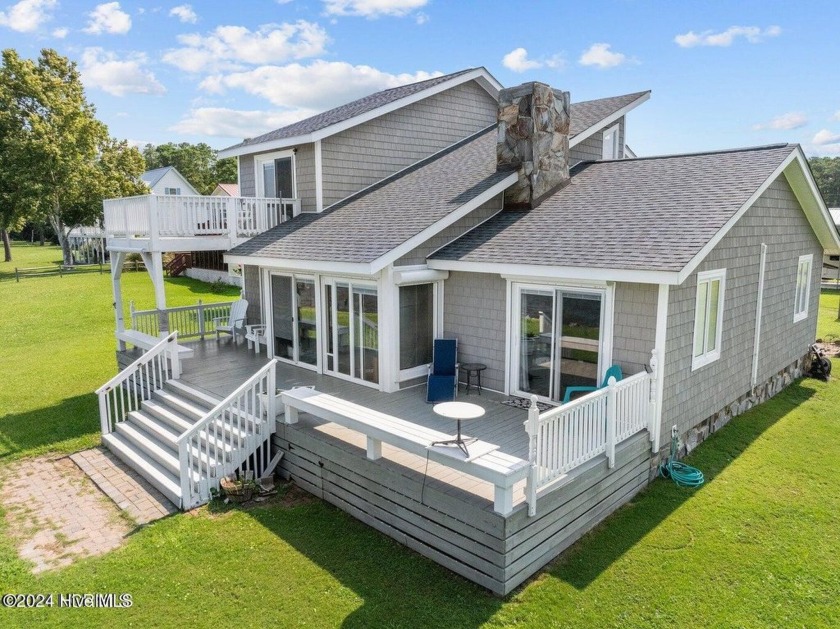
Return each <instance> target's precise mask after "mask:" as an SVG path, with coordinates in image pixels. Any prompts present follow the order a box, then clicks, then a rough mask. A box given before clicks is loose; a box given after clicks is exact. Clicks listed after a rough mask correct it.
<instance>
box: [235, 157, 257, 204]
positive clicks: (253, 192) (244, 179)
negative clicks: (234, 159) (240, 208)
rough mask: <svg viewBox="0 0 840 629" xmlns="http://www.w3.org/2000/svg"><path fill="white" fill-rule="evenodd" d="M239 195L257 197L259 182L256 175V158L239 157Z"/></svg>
mask: <svg viewBox="0 0 840 629" xmlns="http://www.w3.org/2000/svg"><path fill="white" fill-rule="evenodd" d="M239 194H240V195H242V196H243V197H255V196H257V181H256V175H255V174H254V156H253V155H240V156H239Z"/></svg>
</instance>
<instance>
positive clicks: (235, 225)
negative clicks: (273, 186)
mask: <svg viewBox="0 0 840 629" xmlns="http://www.w3.org/2000/svg"><path fill="white" fill-rule="evenodd" d="M103 206H104V212H105V236H106V237H107V238H148V239H151V240H155V239H157V238H195V237H210V236H215V237H229V238H250V237H251V236H256V235H257V234H260V233H262V232H264V231H266V230H268V229H271V228H272V227H275V226H277V225H279V224H280V223H283V222H285V221H287V220H289V219H290V218H292V217H293V216H296V215H297V214H299V213H300V199H258V198H254V197H211V196H182V195H160V194H146V195H142V196H137V197H124V198H121V199H107V200H106V201H105V202H104V203H103Z"/></svg>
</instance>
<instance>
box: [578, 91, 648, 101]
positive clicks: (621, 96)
mask: <svg viewBox="0 0 840 629" xmlns="http://www.w3.org/2000/svg"><path fill="white" fill-rule="evenodd" d="M652 91H653V90H642V91H640V92H628V93H627V94H616V95H615V96H602V97H601V98H590V99H589V100H578V101H572V102H571V103H570V104H571V105H586V104H589V103H597V102H598V101H600V100H612V99H614V98H626V97H627V96H637V97H639V96H642V95H643V94H650V93H651V92H652Z"/></svg>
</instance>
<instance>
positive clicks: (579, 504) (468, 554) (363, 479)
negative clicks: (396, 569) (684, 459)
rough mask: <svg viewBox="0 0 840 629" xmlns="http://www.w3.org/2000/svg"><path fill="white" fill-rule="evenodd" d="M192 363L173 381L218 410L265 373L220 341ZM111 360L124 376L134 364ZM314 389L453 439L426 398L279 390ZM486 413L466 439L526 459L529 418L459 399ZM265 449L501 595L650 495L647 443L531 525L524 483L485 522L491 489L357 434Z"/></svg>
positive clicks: (335, 499) (599, 463)
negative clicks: (369, 448)
mask: <svg viewBox="0 0 840 629" xmlns="http://www.w3.org/2000/svg"><path fill="white" fill-rule="evenodd" d="M189 344H190V345H191V346H192V347H193V348H194V350H195V357H194V358H192V359H188V360H185V361H184V362H183V374H182V377H181V380H182V381H183V382H184V383H185V384H188V385H190V386H192V387H194V388H196V389H199V390H201V391H203V392H205V393H208V394H211V395H215V396H217V397H219V398H222V397H225V396H227V395H228V394H230V393H231V392H233V391H234V390H235V389H236V388H237V387H238V386H239V385H240V384H242V383H243V382H244V381H245V380H247V379H248V378H249V377H250V376H251V375H252V374H253V373H254V372H255V371H257V370H258V369H259V368H260V367H262V366H263V365H265V364H266V362H268V359H267V358H266V357H265V355H262V356H255V355H254V354H253V353H252V352H250V351H248V350H247V348H246V347H245V346H244V345H239V346H235V345H234V344H233V343H232V342H231V341H230V340H228V339H224V340H222V341H221V342H219V343H217V342H216V341H215V339H213V340H208V341H204V342H194V343H189ZM136 356H137V355H136V354H133V353H132V352H127V353H123V354H121V355H119V356H118V360H119V362H120V364H121V365H125V364H127V363H128V362H130V361H131V360H133V359H134V358H136ZM310 385H314V386H315V388H316V389H318V390H319V391H322V392H324V393H329V394H331V395H335V396H337V397H341V398H343V399H346V400H349V401H352V402H355V403H357V404H361V405H363V406H367V407H369V408H372V409H375V410H377V411H380V412H383V413H388V414H390V415H394V416H396V417H399V418H401V419H404V420H407V421H411V422H414V423H417V424H420V425H422V426H426V427H428V428H432V429H434V430H438V431H441V432H445V433H454V431H455V426H454V422H452V421H451V420H447V419H445V418H442V417H439V416H437V415H435V414H434V412H433V411H432V406H431V405H430V404H427V403H426V401H425V387H424V386H420V387H414V388H410V389H403V390H401V391H398V392H395V393H381V392H379V391H377V390H376V389H373V388H371V387H367V386H364V385H361V384H357V383H354V382H349V381H346V380H342V379H339V378H335V377H332V376H326V375H319V374H318V373H316V372H315V371H311V370H308V369H305V368H302V367H296V366H293V365H289V364H287V363H278V369H277V386H278V388H283V389H287V388H291V387H293V386H310ZM458 399H460V400H463V401H469V402H474V403H476V404H480V405H481V406H482V407H484V409H485V411H486V414H485V416H484V417H483V418H481V419H478V420H474V421H471V422H465V423H464V426H463V430H464V434H466V435H469V436H474V437H478V438H479V439H482V440H483V441H488V442H490V443H494V444H497V445H499V449H500V450H501V451H502V452H505V453H507V454H510V455H512V456H516V457H519V458H522V459H527V451H528V439H527V434H526V433H525V429H524V426H523V422H524V421H525V419H526V418H527V411H526V410H524V409H519V408H514V407H511V406H507V405H503V404H501V403H500V402H501V401H502V400H504V399H506V396H502V395H499V394H497V393H493V392H490V391H486V390H485V391H484V392H483V394H482V395H481V396H479V395H476V394H474V393H473V394H471V395H469V396H467V395H465V394H464V393H463V391H462V392H461V393H460V394H459V398H458ZM272 443H273V446H274V447H275V448H279V449H281V450H283V451H284V457H283V460H282V461H281V464H280V472H281V473H282V474H283V475H284V476H285V477H287V478H292V479H294V481H295V482H296V483H298V484H299V485H300V486H301V487H303V488H304V489H306V490H307V491H309V492H311V493H313V494H314V495H316V496H318V497H320V498H322V499H323V500H325V501H327V502H329V503H331V504H333V505H335V506H337V507H338V508H340V509H342V510H344V511H346V512H347V513H349V514H351V515H353V516H354V517H356V518H358V519H359V520H361V521H362V522H365V523H366V524H368V525H370V526H372V527H373V528H375V529H377V530H378V531H381V532H382V533H385V534H386V535H388V536H390V537H392V538H394V539H395V540H397V541H399V542H400V543H402V544H404V545H406V546H408V547H409V548H412V549H414V550H415V551H417V552H419V553H420V554H422V555H424V556H426V557H428V558H430V559H432V560H433V561H435V562H437V563H439V564H441V565H443V566H445V567H446V568H449V569H450V570H452V571H453V572H456V573H457V574H460V575H461V576H463V577H465V578H467V579H470V580H471V581H474V582H476V583H479V584H480V585H482V586H484V587H486V588H488V589H490V590H491V591H493V592H495V593H497V594H507V593H509V592H511V591H512V589H513V588H515V587H517V586H518V585H519V584H521V583H522V582H524V581H525V580H526V579H528V578H529V577H530V576H531V575H532V574H534V573H535V572H537V571H538V570H539V569H540V568H542V566H544V565H545V564H546V563H547V562H548V561H550V560H551V559H553V558H554V557H556V556H557V555H558V554H559V553H560V552H562V551H563V550H564V549H566V548H568V547H569V546H570V545H571V544H573V543H574V542H575V541H576V540H577V539H578V538H580V536H581V535H583V534H584V533H586V532H587V531H588V530H590V529H591V528H592V527H593V526H595V525H596V524H597V523H598V522H600V521H601V520H603V519H604V518H605V517H607V516H608V515H609V514H610V513H612V512H613V511H614V510H615V509H617V508H618V507H620V506H621V505H623V504H625V503H626V502H628V501H629V500H630V499H631V498H632V497H633V496H634V495H635V494H636V493H638V492H639V491H640V490H641V489H643V488H644V487H645V486H646V485H647V483H648V472H649V465H650V442H649V441H648V435H647V432H643V433H639V434H637V435H634V436H633V437H631V438H629V439H627V440H626V441H624V442H623V443H621V444H619V446H618V448H617V451H616V466H615V468H614V469H611V470H610V469H608V468H607V462H606V458H605V457H603V456H602V457H598V458H596V459H593V460H592V461H589V462H588V463H586V464H584V465H583V466H581V467H580V468H578V469H577V470H574V471H573V472H572V473H570V474H569V476H568V478H567V480H566V482H565V483H563V484H562V485H561V486H559V487H557V488H556V489H554V490H553V491H551V492H550V493H548V494H546V495H545V496H543V497H541V498H540V499H539V501H538V503H537V515H536V516H535V517H529V516H528V515H527V505H526V504H525V502H524V481H521V482H520V483H519V484H518V485H517V486H516V487H515V488H514V510H513V512H512V513H511V514H509V515H508V516H502V515H500V514H498V513H496V512H495V511H494V510H493V486H492V485H491V484H490V483H488V482H484V481H481V480H478V479H476V478H474V477H472V476H468V475H466V474H463V473H461V472H457V471H455V470H453V469H451V468H448V467H445V466H443V465H440V464H437V463H435V462H430V461H427V460H426V458H425V457H421V456H416V455H413V454H410V453H407V452H403V451H402V450H398V449H396V448H394V447H392V446H389V445H388V444H383V449H382V450H383V457H382V458H381V459H378V460H376V461H371V460H368V459H367V458H366V456H365V452H366V438H365V436H364V435H362V434H361V433H358V432H355V431H353V430H350V429H348V428H344V427H343V426H339V425H337V424H333V423H330V422H325V421H323V420H320V419H318V418H315V417H312V416H309V415H307V414H305V413H302V414H301V415H300V419H299V422H298V423H297V424H293V425H286V424H278V427H277V434H275V435H274V437H273V440H272Z"/></svg>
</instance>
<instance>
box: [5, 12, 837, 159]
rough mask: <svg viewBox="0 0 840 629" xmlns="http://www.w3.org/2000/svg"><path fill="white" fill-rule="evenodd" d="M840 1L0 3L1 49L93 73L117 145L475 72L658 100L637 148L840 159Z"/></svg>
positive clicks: (635, 140)
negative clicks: (757, 150) (768, 151)
mask: <svg viewBox="0 0 840 629" xmlns="http://www.w3.org/2000/svg"><path fill="white" fill-rule="evenodd" d="M839 18H840V3H836V2H828V1H825V2H795V3H794V2H789V1H788V2H771V1H766V0H765V1H760V2H759V1H755V2H750V1H739V2H724V1H720V2H699V1H698V2H646V1H641V0H612V1H599V0H588V1H587V2H580V1H577V2H565V1H554V2H548V1H545V2H540V1H532V2H511V1H510V0H504V1H498V2H497V1H495V0H485V1H480V2H479V1H473V2H468V1H464V0H459V1H458V2H454V1H452V0H450V1H444V0H280V1H278V0H240V1H239V2H231V1H226V2H221V1H215V0H213V1H199V0H193V1H192V2H191V3H184V2H180V1H179V0H172V1H170V2H158V1H156V0H137V1H135V0H121V1H120V2H95V1H86V0H73V1H70V0H18V1H14V0H0V47H3V48H7V47H11V48H15V49H17V50H18V51H19V52H20V53H21V54H22V55H24V56H29V57H35V56H37V54H38V51H39V50H40V49H41V48H44V47H52V48H55V49H57V50H58V51H59V52H60V53H62V54H64V55H67V56H69V57H70V58H72V59H74V60H75V61H77V62H78V64H79V67H80V69H81V71H82V76H83V80H84V82H85V85H86V88H87V94H88V98H89V99H90V100H91V101H92V102H93V103H94V104H95V105H96V107H97V110H98V113H99V117H100V118H101V119H102V120H103V121H104V122H106V123H107V124H108V126H109V128H110V130H111V133H112V135H114V136H116V137H119V138H127V139H129V140H131V141H133V142H137V143H145V142H152V143H163V142H168V141H176V142H179V141H189V142H198V141H205V142H207V143H208V144H210V145H211V146H213V147H215V148H222V147H224V146H227V145H230V144H233V143H235V142H236V141H238V140H240V139H241V138H243V137H250V136H254V135H257V134H259V133H262V132H265V131H268V130H270V129H273V128H277V127H280V126H283V125H284V124H288V123H289V122H293V121H295V120H298V119H300V118H303V117H306V116H308V115H311V114H313V113H316V112H318V111H322V110H324V109H328V108H330V107H333V106H335V105H338V104H341V103H342V102H346V101H348V100H352V99H353V98H357V97H359V96H363V95H365V94H368V93H371V92H374V91H377V90H379V89H384V88H387V87H392V86H394V85H398V84H400V83H405V82H410V81H413V80H418V79H422V78H428V77H429V76H432V75H433V74H436V73H448V72H453V71H456V70H460V69H463V68H466V67H473V66H477V65H483V66H485V67H486V68H487V69H488V70H489V71H490V72H491V73H492V74H493V75H494V76H495V77H496V78H497V79H498V80H499V81H500V82H501V83H502V84H504V85H506V86H512V85H516V84H518V83H521V82H524V81H528V80H539V81H544V82H546V83H549V84H551V85H552V86H554V87H558V88H562V89H564V90H569V91H570V92H571V95H572V100H573V101H577V100H587V99H591V98H600V97H604V96H611V95H616V94H623V93H628V92H635V91H640V90H645V89H651V90H653V95H652V97H651V99H650V101H648V102H646V103H645V104H643V105H642V106H641V107H639V108H638V109H637V110H635V111H634V112H633V113H632V114H631V115H630V119H629V127H628V143H629V144H630V146H631V147H632V148H633V149H634V150H635V151H636V152H637V153H638V154H639V155H653V154H661V153H675V152H688V151H702V150H710V149H721V148H731V147H737V146H755V145H761V144H769V143H775V142H799V143H801V144H802V145H803V146H804V147H805V150H806V152H807V153H808V155H840V82H839V81H838V78H840V76H839V75H840V72H838V63H837V62H838V60H840V54H838V53H840V43H838V42H840V33H838V27H840V19H839Z"/></svg>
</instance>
